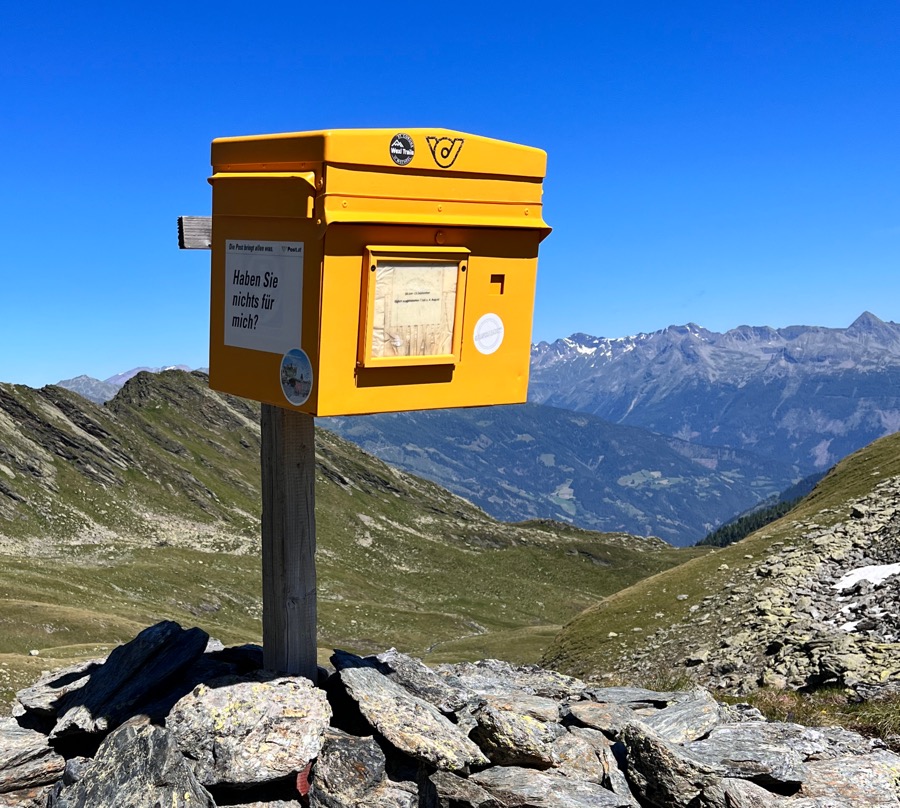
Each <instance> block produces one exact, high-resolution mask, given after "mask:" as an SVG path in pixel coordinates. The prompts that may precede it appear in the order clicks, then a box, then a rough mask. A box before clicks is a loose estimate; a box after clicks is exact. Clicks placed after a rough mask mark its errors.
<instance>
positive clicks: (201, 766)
mask: <svg viewBox="0 0 900 808" xmlns="http://www.w3.org/2000/svg"><path fill="white" fill-rule="evenodd" d="M330 719H331V707H330V706H329V704H328V700H327V698H326V697H325V693H324V691H322V690H319V689H318V688H315V687H313V685H312V683H311V682H309V680H308V679H305V678H303V677H302V676H297V677H292V676H278V675H277V674H274V673H272V672H269V671H259V672H257V673H255V674H251V675H250V676H248V677H247V678H239V677H226V678H224V679H218V680H214V681H212V682H210V683H209V684H208V685H199V686H198V687H196V688H195V689H194V691H193V692H192V693H190V694H188V695H187V696H185V697H184V698H183V699H181V700H180V701H179V702H178V703H177V704H176V705H175V707H174V708H173V709H172V713H171V715H170V716H169V718H168V721H167V722H166V726H167V727H168V728H169V730H170V731H171V733H172V737H173V738H174V739H175V742H176V743H177V745H178V748H179V749H180V750H181V752H183V753H184V754H185V755H186V756H187V757H189V758H190V759H191V761H192V762H193V767H194V771H195V773H196V775H197V778H198V779H199V780H200V782H201V783H203V784H204V785H216V784H222V783H228V784H233V785H247V784H252V783H262V782H266V781H268V780H276V779H278V778H281V777H286V776H288V775H291V774H296V773H297V772H298V771H300V770H301V769H303V767H304V766H305V765H306V764H307V763H308V762H309V761H311V760H312V759H313V758H315V757H316V755H318V753H319V749H320V748H321V745H322V735H323V733H324V731H325V728H326V727H327V726H328V723H329V721H330Z"/></svg>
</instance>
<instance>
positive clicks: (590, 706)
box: [569, 701, 639, 738]
mask: <svg viewBox="0 0 900 808" xmlns="http://www.w3.org/2000/svg"><path fill="white" fill-rule="evenodd" d="M569 714H570V715H571V716H572V717H573V718H574V719H575V720H576V721H578V722H580V723H581V724H583V725H584V726H586V727H590V728H591V729H596V730H599V731H600V732H603V733H605V734H606V735H609V736H610V737H612V738H616V737H618V735H619V733H620V732H621V730H622V727H624V726H625V725H626V724H628V723H630V722H632V721H635V720H637V719H638V718H639V716H637V715H635V712H634V710H632V709H631V708H630V707H627V706H625V705H624V704H599V703H597V702H593V701H579V702H576V703H575V704H570V705H569Z"/></svg>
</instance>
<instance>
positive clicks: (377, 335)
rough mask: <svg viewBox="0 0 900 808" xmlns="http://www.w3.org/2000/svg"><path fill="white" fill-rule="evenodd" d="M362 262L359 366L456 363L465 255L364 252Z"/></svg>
mask: <svg viewBox="0 0 900 808" xmlns="http://www.w3.org/2000/svg"><path fill="white" fill-rule="evenodd" d="M368 258H369V260H368V261H367V271H366V284H365V288H366V301H365V302H366V312H365V313H366V316H365V318H364V320H363V322H364V323H365V325H364V333H363V334H362V335H361V336H362V337H363V339H362V340H361V348H362V351H361V353H362V356H361V357H360V358H361V364H363V365H365V366H369V367H372V366H398V365H423V364H438V363H445V364H446V363H454V362H456V361H458V359H459V343H460V334H461V327H460V326H461V323H460V320H461V318H462V303H463V298H464V295H465V277H466V275H465V273H466V258H467V254H455V255H452V254H446V252H444V254H437V255H434V254H429V253H428V252H426V251H425V250H418V251H410V252H407V253H406V254H390V253H389V252H387V251H386V250H385V251H379V250H378V249H377V248H370V250H369V255H368Z"/></svg>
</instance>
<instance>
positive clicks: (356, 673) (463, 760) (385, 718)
mask: <svg viewBox="0 0 900 808" xmlns="http://www.w3.org/2000/svg"><path fill="white" fill-rule="evenodd" d="M337 675H338V676H339V677H340V679H341V682H342V683H343V684H344V687H345V688H346V689H347V693H348V694H349V695H350V697H351V698H352V699H353V700H354V701H355V702H356V703H357V705H358V706H359V710H360V712H361V713H362V714H363V716H364V717H365V719H366V720H367V721H368V722H369V723H370V724H371V725H372V726H373V727H375V729H376V730H378V732H380V733H381V734H382V735H383V736H384V737H385V738H386V739H387V740H388V741H389V742H390V743H391V744H393V745H394V746H395V747H397V749H399V750H401V751H402V752H406V754H408V755H411V756H412V757H414V758H416V759H417V760H421V761H424V762H426V763H430V764H431V765H433V766H436V767H437V768H439V769H448V770H450V771H454V772H463V773H464V772H467V771H468V769H469V767H470V766H485V765H487V764H488V762H489V761H488V759H487V758H486V757H485V756H484V754H483V753H482V751H481V750H480V749H479V748H478V747H477V746H476V745H475V744H474V743H473V742H472V741H470V740H469V739H468V738H467V737H466V736H465V735H463V733H462V732H460V731H459V729H458V728H457V727H456V725H455V724H453V723H451V722H450V721H449V720H448V719H447V718H446V717H445V716H443V715H442V714H441V713H440V711H439V710H438V709H437V708H436V707H435V706H434V705H432V704H429V703H428V702H427V701H423V700H422V699H420V698H417V697H416V696H413V695H412V694H411V693H409V692H408V691H407V690H405V689H404V688H402V687H401V686H400V685H398V684H396V683H394V682H392V681H391V680H390V679H388V678H387V677H386V676H384V675H382V674H381V673H379V672H378V671H377V670H375V669H374V668H346V669H344V670H342V671H340V672H339V673H338V674H337Z"/></svg>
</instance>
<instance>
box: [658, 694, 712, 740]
mask: <svg viewBox="0 0 900 808" xmlns="http://www.w3.org/2000/svg"><path fill="white" fill-rule="evenodd" d="M643 720H644V722H645V723H646V724H647V725H648V726H649V727H652V728H653V729H654V730H656V732H658V733H659V734H660V735H662V737H663V738H665V739H666V740H667V741H670V742H671V743H685V742H687V741H694V740H697V739H698V738H702V737H703V736H704V735H706V734H707V733H708V732H709V731H710V730H711V729H712V728H713V727H715V726H716V724H718V723H719V721H720V712H719V705H718V703H717V702H716V700H715V699H714V698H713V697H712V696H711V695H710V694H709V691H707V690H704V689H703V688H696V689H695V690H693V691H691V695H690V698H687V699H685V700H683V701H677V702H675V703H674V704H670V705H669V706H668V707H665V708H664V709H662V710H660V711H659V712H657V713H655V714H653V715H650V716H647V717H645V718H644V719H643Z"/></svg>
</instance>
